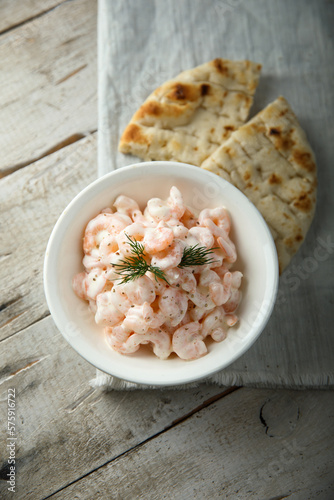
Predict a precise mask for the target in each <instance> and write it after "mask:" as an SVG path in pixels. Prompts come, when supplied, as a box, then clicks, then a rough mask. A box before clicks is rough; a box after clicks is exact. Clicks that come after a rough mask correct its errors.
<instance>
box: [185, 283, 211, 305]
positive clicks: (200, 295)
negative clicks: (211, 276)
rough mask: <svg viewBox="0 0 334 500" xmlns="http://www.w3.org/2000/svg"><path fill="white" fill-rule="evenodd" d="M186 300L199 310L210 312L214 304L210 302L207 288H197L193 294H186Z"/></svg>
mask: <svg viewBox="0 0 334 500" xmlns="http://www.w3.org/2000/svg"><path fill="white" fill-rule="evenodd" d="M188 298H189V299H190V300H191V301H192V302H193V303H194V304H195V305H196V306H197V307H200V308H204V309H205V310H206V311H211V309H213V308H214V307H216V304H215V303H214V302H213V301H212V299H211V297H210V290H209V287H206V286H198V287H197V288H196V290H195V291H194V292H191V293H189V294H188Z"/></svg>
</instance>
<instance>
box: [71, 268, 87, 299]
mask: <svg viewBox="0 0 334 500" xmlns="http://www.w3.org/2000/svg"><path fill="white" fill-rule="evenodd" d="M86 276H87V275H86V273H78V274H75V275H74V276H73V279H72V288H73V290H74V291H75V293H76V295H77V296H78V297H79V298H80V299H84V300H88V297H87V294H86V287H85V279H86Z"/></svg>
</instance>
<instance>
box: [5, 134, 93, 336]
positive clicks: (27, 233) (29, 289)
mask: <svg viewBox="0 0 334 500" xmlns="http://www.w3.org/2000/svg"><path fill="white" fill-rule="evenodd" d="M95 172H96V134H93V135H91V136H89V137H87V138H85V139H82V140H80V141H78V142H76V143H75V144H72V145H71V146H68V147H66V148H63V149H61V150H60V151H58V152H56V153H54V154H52V155H49V156H47V157H46V158H43V159H42V160H40V161H38V162H36V163H34V164H32V165H30V166H28V167H26V168H24V169H22V170H20V171H18V172H15V173H13V174H11V175H9V176H7V177H5V178H3V179H1V180H0V199H1V214H0V226H1V242H0V276H1V280H0V340H1V339H4V338H6V337H8V336H10V335H12V334H13V333H16V332H18V331H19V330H20V329H22V328H25V327H27V326H28V325H30V324H32V323H33V322H34V321H36V320H38V319H40V318H42V317H43V316H45V315H46V314H48V308H47V305H46V301H45V298H44V292H43V284H42V273H43V259H44V252H45V247H46V244H47V241H48V238H49V236H50V233H51V230H52V228H53V226H54V224H55V222H56V220H57V218H58V217H59V215H60V213H61V212H62V210H63V209H64V208H65V206H66V205H67V204H68V203H69V202H70V201H71V199H72V198H73V197H74V196H75V195H76V194H77V193H78V192H79V191H80V190H81V189H83V188H84V187H85V186H86V185H87V184H88V183H89V182H91V181H92V180H93V179H94V178H95V175H96V174H95Z"/></svg>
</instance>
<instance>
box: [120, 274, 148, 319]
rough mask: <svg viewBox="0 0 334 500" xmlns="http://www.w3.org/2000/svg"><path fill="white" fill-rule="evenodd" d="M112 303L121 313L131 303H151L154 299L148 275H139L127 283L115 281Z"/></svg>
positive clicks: (127, 309) (126, 309)
mask: <svg viewBox="0 0 334 500" xmlns="http://www.w3.org/2000/svg"><path fill="white" fill-rule="evenodd" d="M111 300H112V303H113V304H114V306H115V307H116V309H118V310H119V311H120V312H122V313H123V314H126V313H127V312H128V311H129V309H130V307H131V306H133V305H142V304H144V303H145V302H148V303H149V304H151V303H152V302H154V300H155V288H154V283H153V282H152V280H150V278H149V277H148V276H140V277H139V278H137V279H136V280H134V281H130V282H128V283H118V282H115V284H114V286H113V288H112V298H111Z"/></svg>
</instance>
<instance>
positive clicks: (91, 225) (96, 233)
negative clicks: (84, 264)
mask: <svg viewBox="0 0 334 500" xmlns="http://www.w3.org/2000/svg"><path fill="white" fill-rule="evenodd" d="M131 222H132V221H131V219H130V217H127V216H126V215H122V214H107V213H103V214H99V215H98V216H97V217H95V218H94V219H92V220H91V221H90V222H88V224H87V226H86V229H85V236H84V241H83V249H84V252H85V253H89V252H91V251H92V250H93V249H94V248H98V247H99V245H100V243H101V241H102V239H103V238H104V237H105V236H108V235H110V234H114V233H119V232H120V231H121V230H122V229H124V228H125V227H126V226H128V225H129V224H131Z"/></svg>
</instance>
